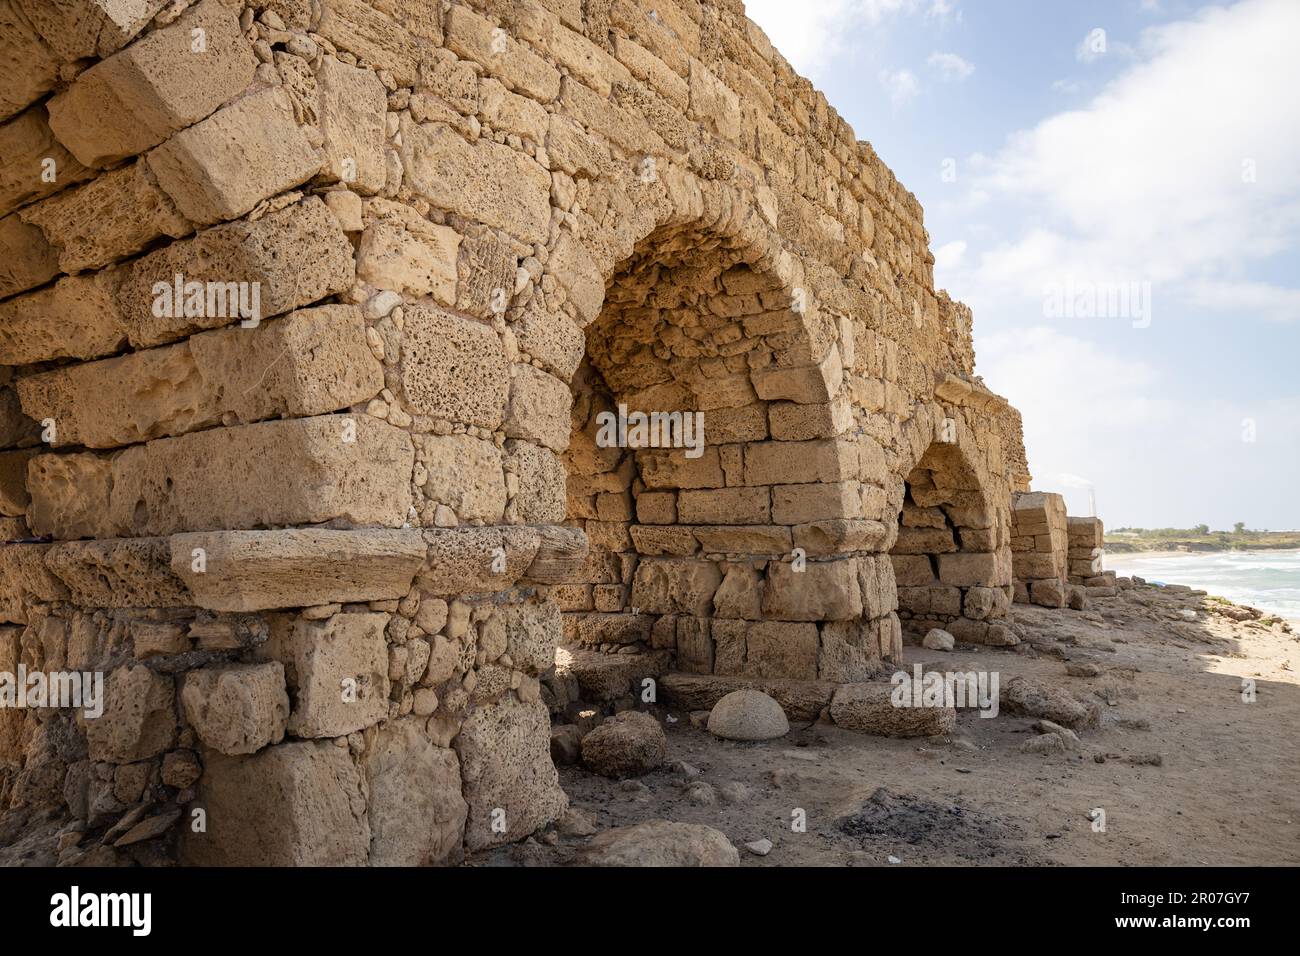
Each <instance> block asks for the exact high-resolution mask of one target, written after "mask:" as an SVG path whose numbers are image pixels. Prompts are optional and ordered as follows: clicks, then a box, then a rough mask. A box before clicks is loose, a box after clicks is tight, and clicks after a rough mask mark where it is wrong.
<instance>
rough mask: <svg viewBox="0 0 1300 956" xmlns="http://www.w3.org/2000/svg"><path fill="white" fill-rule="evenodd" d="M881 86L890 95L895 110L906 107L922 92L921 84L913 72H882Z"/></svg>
mask: <svg viewBox="0 0 1300 956" xmlns="http://www.w3.org/2000/svg"><path fill="white" fill-rule="evenodd" d="M880 85H881V86H883V87H884V88H885V90H886V91H887V92H888V93H889V102H891V103H892V104H894V109H900V108H902V107H904V106H906V105H907V104H908V103H910V102H912V100H914V99H915V98H916V95H917V94H918V93H920V92H921V84H920V83H918V82H917V79H916V74H914V73H913V72H912V71H911V70H893V71H890V70H881V71H880Z"/></svg>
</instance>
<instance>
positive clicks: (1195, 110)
mask: <svg viewBox="0 0 1300 956" xmlns="http://www.w3.org/2000/svg"><path fill="white" fill-rule="evenodd" d="M1297 34H1300V4H1297V3H1294V2H1291V0H1245V2H1242V3H1239V4H1238V5H1237V6H1234V7H1231V8H1228V9H1223V8H1218V7H1215V8H1209V9H1207V10H1205V11H1202V12H1201V13H1200V14H1198V15H1197V16H1196V17H1195V18H1194V19H1191V20H1188V21H1184V22H1179V23H1173V24H1169V25H1166V26H1161V27H1155V28H1152V29H1151V30H1149V31H1148V32H1147V33H1146V34H1145V35H1144V37H1143V42H1142V46H1141V49H1142V51H1143V53H1142V56H1143V60H1142V61H1141V62H1140V63H1138V64H1136V65H1133V66H1131V67H1129V68H1128V69H1127V70H1125V71H1124V72H1123V73H1122V74H1121V75H1120V76H1118V77H1117V78H1115V79H1114V80H1112V81H1111V82H1110V83H1108V84H1107V85H1106V86H1105V87H1104V88H1103V90H1102V91H1101V93H1100V94H1099V95H1097V96H1096V97H1095V98H1093V99H1092V100H1091V102H1089V103H1088V104H1087V105H1086V106H1085V107H1083V108H1080V109H1075V110H1069V111H1066V112H1061V113H1057V114H1056V115H1054V116H1051V117H1049V118H1048V119H1046V120H1044V121H1042V122H1041V123H1039V124H1038V125H1037V126H1035V127H1033V128H1032V129H1028V130H1024V131H1021V132H1018V133H1016V134H1014V135H1012V136H1011V137H1010V138H1009V139H1008V141H1007V143H1006V145H1005V146H1004V147H1003V149H1002V150H1001V151H999V152H998V153H997V154H996V155H994V156H992V157H973V158H972V159H971V160H970V161H969V163H968V168H969V169H971V170H972V171H973V175H970V176H968V177H966V178H965V180H964V181H965V182H966V184H967V186H968V187H969V188H970V189H971V190H972V193H981V194H987V195H988V196H990V197H991V199H992V200H993V201H995V202H996V203H997V204H998V205H999V207H1000V208H1003V209H1012V208H1013V207H1014V206H1015V205H1016V204H1017V203H1023V205H1024V209H1025V212H1026V217H1025V222H1026V226H1025V228H1024V229H1023V231H1022V232H1021V233H1020V234H1019V235H1013V236H1012V237H1010V238H1004V239H1003V241H1002V242H1001V243H999V244H996V245H994V246H993V247H991V248H988V249H986V250H984V251H983V252H982V254H981V255H980V256H978V257H975V258H976V260H977V261H972V262H970V263H969V266H968V268H969V269H970V273H969V274H968V275H967V276H965V278H967V279H969V280H970V285H971V286H972V287H974V288H975V289H978V290H979V293H980V294H981V295H984V296H994V297H996V296H1003V297H1006V296H1011V297H1017V298H1021V299H1024V298H1039V297H1041V295H1042V293H1043V290H1044V288H1046V287H1048V286H1051V285H1055V284H1060V283H1062V282H1063V281H1065V280H1066V279H1074V280H1076V281H1083V282H1095V283H1118V282H1128V281H1149V282H1151V283H1152V285H1153V287H1154V290H1155V295H1156V298H1157V301H1158V303H1159V304H1164V305H1168V304H1169V303H1171V302H1172V303H1184V304H1198V305H1201V306H1203V307H1215V304H1216V303H1218V304H1219V305H1221V306H1225V307H1227V306H1232V305H1233V301H1232V295H1234V294H1240V295H1242V296H1244V297H1245V299H1244V301H1243V302H1239V303H1237V304H1238V305H1244V306H1246V307H1247V308H1249V307H1250V305H1251V304H1253V305H1254V306H1256V307H1257V308H1259V309H1260V310H1261V312H1264V313H1267V314H1268V315H1270V316H1272V317H1277V318H1286V317H1288V316H1294V315H1295V314H1296V305H1297V295H1298V294H1300V293H1297V291H1296V290H1294V289H1289V288H1284V287H1276V286H1270V285H1266V284H1265V285H1261V284H1258V283H1254V282H1251V281H1250V277H1249V271H1250V267H1251V266H1252V265H1256V264H1258V263H1262V262H1264V261H1266V260H1268V259H1270V258H1272V257H1275V256H1278V255H1280V254H1283V253H1286V252H1289V251H1291V250H1294V248H1295V246H1296V244H1297V242H1300V163H1296V161H1295V157H1296V156H1297V155H1300V97H1296V96H1293V95H1290V91H1293V90H1295V89H1297V88H1298V87H1300V58H1297V57H1296V56H1295V55H1294V51H1293V49H1292V47H1293V42H1292V38H1293V37H1294V36H1296V35H1297ZM1247 170H1249V175H1247ZM968 258H969V257H968ZM962 291H963V294H965V292H966V289H965V288H962ZM972 304H975V303H974V302H973V303H972ZM984 307H985V308H987V307H988V306H987V304H985V305H984ZM1170 311H1171V310H1169V309H1168V308H1165V309H1164V312H1165V314H1169V313H1170ZM1159 312H1160V309H1157V315H1159Z"/></svg>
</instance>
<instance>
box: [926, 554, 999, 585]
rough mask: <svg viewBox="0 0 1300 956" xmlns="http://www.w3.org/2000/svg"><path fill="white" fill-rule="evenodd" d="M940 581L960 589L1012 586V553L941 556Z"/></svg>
mask: <svg viewBox="0 0 1300 956" xmlns="http://www.w3.org/2000/svg"><path fill="white" fill-rule="evenodd" d="M939 580H940V581H942V582H943V583H944V584H951V585H956V586H958V587H985V588H993V587H1002V586H1003V585H1005V584H1010V583H1011V560H1010V552H996V553H992V554H978V553H976V554H966V553H961V554H941V555H939Z"/></svg>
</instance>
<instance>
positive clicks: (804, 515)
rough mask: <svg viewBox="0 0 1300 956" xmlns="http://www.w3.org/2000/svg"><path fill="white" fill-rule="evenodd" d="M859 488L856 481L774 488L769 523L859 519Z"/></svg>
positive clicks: (860, 507) (790, 523)
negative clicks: (770, 521) (771, 521)
mask: <svg viewBox="0 0 1300 956" xmlns="http://www.w3.org/2000/svg"><path fill="white" fill-rule="evenodd" d="M750 447H753V446H750ZM860 489H861V486H860V485H859V484H858V483H857V482H856V481H830V482H814V483H809V484H791V485H777V486H776V487H774V488H773V489H772V520H773V521H775V522H776V523H777V524H788V525H797V524H804V523H807V522H811V521H819V520H823V519H835V518H860V517H862V494H861V490H860Z"/></svg>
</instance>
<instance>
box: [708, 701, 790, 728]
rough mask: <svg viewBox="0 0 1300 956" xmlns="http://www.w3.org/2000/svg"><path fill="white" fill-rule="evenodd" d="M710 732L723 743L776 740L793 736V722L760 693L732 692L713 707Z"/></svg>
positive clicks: (776, 704) (777, 706) (710, 717)
mask: <svg viewBox="0 0 1300 956" xmlns="http://www.w3.org/2000/svg"><path fill="white" fill-rule="evenodd" d="M708 730H709V733H711V734H713V736H715V737H721V738H723V739H724V740H774V739H776V738H777V737H784V736H785V735H786V734H788V733H789V732H790V722H789V721H788V720H786V718H785V711H783V710H782V709H781V705H780V704H778V703H777V702H776V701H775V700H773V699H772V698H771V697H769V696H767V694H764V693H763V692H762V691H761V690H733V691H732V692H731V693H730V694H728V695H727V696H726V697H724V698H722V700H720V701H718V702H717V703H716V704H714V705H713V711H712V712H711V713H710V714H709V723H708Z"/></svg>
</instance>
